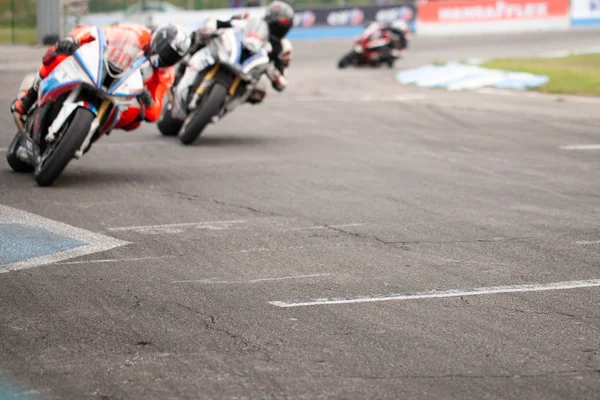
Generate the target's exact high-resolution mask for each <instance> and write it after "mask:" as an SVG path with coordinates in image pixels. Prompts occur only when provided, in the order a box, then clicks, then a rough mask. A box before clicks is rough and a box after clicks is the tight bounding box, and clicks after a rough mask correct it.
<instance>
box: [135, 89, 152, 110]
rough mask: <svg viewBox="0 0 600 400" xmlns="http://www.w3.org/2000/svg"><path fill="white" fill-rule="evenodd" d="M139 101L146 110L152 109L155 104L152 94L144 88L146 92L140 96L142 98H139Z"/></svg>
mask: <svg viewBox="0 0 600 400" xmlns="http://www.w3.org/2000/svg"><path fill="white" fill-rule="evenodd" d="M138 101H139V102H140V104H141V105H142V107H144V109H147V108H150V107H152V104H153V103H154V100H153V99H152V95H151V94H150V92H149V91H148V89H147V88H144V90H143V91H142V93H141V94H140V97H138Z"/></svg>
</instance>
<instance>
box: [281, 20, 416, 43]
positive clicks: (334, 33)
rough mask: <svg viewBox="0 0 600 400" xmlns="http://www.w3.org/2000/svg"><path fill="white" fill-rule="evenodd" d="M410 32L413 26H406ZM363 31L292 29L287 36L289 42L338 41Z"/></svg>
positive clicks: (352, 28) (314, 28)
mask: <svg viewBox="0 0 600 400" xmlns="http://www.w3.org/2000/svg"><path fill="white" fill-rule="evenodd" d="M408 28H409V29H410V30H411V32H414V31H415V24H414V23H410V24H408ZM364 30H365V27H364V26H332V27H327V26H323V27H312V28H294V29H292V30H291V31H290V33H288V34H287V36H286V37H287V38H288V39H290V40H315V39H340V38H353V37H356V36H358V35H360V34H361V33H362V32H363V31H364Z"/></svg>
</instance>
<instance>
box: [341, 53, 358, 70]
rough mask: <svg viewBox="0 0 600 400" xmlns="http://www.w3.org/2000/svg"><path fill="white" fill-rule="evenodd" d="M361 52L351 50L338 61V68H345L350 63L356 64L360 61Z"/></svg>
mask: <svg viewBox="0 0 600 400" xmlns="http://www.w3.org/2000/svg"><path fill="white" fill-rule="evenodd" d="M358 57H359V54H358V53H357V52H355V51H351V52H349V53H347V54H346V55H344V56H343V57H342V58H341V59H340V61H339V62H338V68H339V69H344V68H346V67H347V66H349V65H354V64H356V62H357V61H358Z"/></svg>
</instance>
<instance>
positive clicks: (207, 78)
mask: <svg viewBox="0 0 600 400" xmlns="http://www.w3.org/2000/svg"><path fill="white" fill-rule="evenodd" d="M220 66H221V64H220V63H219V61H218V60H217V62H215V65H213V67H212V68H211V69H210V70H209V71H208V72H207V73H206V75H204V78H203V79H202V82H200V84H199V85H198V88H197V89H196V93H194V96H193V97H192V99H191V100H190V104H189V105H188V108H189V109H190V110H193V109H195V108H196V107H197V106H198V105H199V104H200V101H201V99H202V96H203V95H204V92H206V89H208V88H209V87H210V85H211V84H212V80H213V79H214V77H215V75H216V74H217V71H219V67H220ZM241 81H242V78H241V77H240V76H237V77H236V78H235V79H234V80H233V82H232V83H231V85H230V86H229V89H228V92H229V96H233V95H234V94H235V91H236V90H237V88H238V86H239V85H240V82H241Z"/></svg>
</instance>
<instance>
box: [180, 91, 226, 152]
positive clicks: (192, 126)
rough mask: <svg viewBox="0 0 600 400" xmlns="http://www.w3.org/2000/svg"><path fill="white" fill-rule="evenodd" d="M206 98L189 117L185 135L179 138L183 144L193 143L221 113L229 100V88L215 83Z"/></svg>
mask: <svg viewBox="0 0 600 400" xmlns="http://www.w3.org/2000/svg"><path fill="white" fill-rule="evenodd" d="M205 96H206V100H204V99H203V101H202V103H201V104H200V105H199V106H198V108H196V109H195V110H194V111H193V112H192V114H191V115H190V116H189V117H188V120H187V123H186V124H185V126H184V128H183V133H182V134H181V137H180V138H179V139H180V140H181V143H183V144H186V145H187V144H191V143H193V142H194V141H195V140H196V139H197V138H198V136H200V134H201V133H202V131H203V130H204V128H206V125H208V123H209V122H210V121H211V120H212V118H213V117H214V116H215V115H217V114H218V113H219V111H221V107H222V106H223V102H225V99H226V98H227V88H226V87H225V86H223V85H221V84H220V83H215V84H214V85H212V87H211V89H210V92H209V93H207V94H206V95H205Z"/></svg>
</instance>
